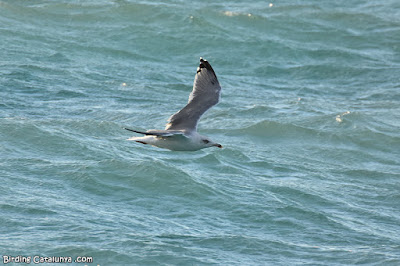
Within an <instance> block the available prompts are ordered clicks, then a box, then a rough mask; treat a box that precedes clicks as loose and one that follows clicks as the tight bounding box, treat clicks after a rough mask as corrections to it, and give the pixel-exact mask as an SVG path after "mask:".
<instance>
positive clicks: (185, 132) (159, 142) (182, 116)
mask: <svg viewBox="0 0 400 266" xmlns="http://www.w3.org/2000/svg"><path fill="white" fill-rule="evenodd" d="M220 93H221V86H220V85H219V82H218V79H217V76H216V75H215V72H214V70H213V69H212V67H211V65H210V64H209V63H208V62H207V60H203V58H200V65H199V67H198V68H197V73H196V76H195V79H194V84H193V90H192V92H191V93H190V96H189V101H188V103H187V104H186V106H185V107H183V108H182V109H181V110H179V111H178V112H176V113H175V114H173V115H172V116H171V117H170V118H169V120H168V123H167V125H166V127H165V130H147V131H146V132H141V131H137V130H133V129H128V128H125V129H127V130H129V131H133V132H136V133H139V134H143V135H145V136H144V137H132V138H129V139H128V140H133V141H136V142H139V143H142V144H149V145H153V146H156V147H159V148H164V149H169V150H174V151H196V150H200V149H204V148H208V147H213V146H214V147H218V148H222V146H221V145H220V144H218V143H216V142H213V141H212V140H210V139H209V138H207V137H206V136H202V135H200V134H199V133H197V122H198V121H199V119H200V117H201V116H202V115H203V114H204V113H205V112H206V111H207V110H208V109H209V108H211V107H212V106H214V105H216V104H217V103H218V101H219V97H220Z"/></svg>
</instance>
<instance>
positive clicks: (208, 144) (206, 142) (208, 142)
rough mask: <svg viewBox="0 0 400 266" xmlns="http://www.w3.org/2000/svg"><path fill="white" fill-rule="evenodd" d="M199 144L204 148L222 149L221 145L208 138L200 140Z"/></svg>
mask: <svg viewBox="0 0 400 266" xmlns="http://www.w3.org/2000/svg"><path fill="white" fill-rule="evenodd" d="M200 141H201V143H202V145H205V146H206V147H218V148H220V149H221V148H222V145H221V144H219V143H216V142H213V141H212V140H210V139H208V138H204V137H203V138H201V140H200Z"/></svg>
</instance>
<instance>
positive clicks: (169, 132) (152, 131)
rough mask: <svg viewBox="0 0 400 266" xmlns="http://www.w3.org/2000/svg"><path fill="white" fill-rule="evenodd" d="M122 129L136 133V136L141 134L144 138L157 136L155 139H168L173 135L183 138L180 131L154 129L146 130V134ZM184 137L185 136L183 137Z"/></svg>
mask: <svg viewBox="0 0 400 266" xmlns="http://www.w3.org/2000/svg"><path fill="white" fill-rule="evenodd" d="M124 129H126V130H129V131H132V132H135V133H138V134H143V135H146V136H157V137H170V136H174V135H183V136H185V134H184V132H182V131H180V130H155V129H150V130H147V131H146V132H143V131H138V130H134V129H130V128H126V127H124ZM185 137H186V136H185Z"/></svg>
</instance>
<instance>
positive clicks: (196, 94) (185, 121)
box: [165, 57, 221, 131]
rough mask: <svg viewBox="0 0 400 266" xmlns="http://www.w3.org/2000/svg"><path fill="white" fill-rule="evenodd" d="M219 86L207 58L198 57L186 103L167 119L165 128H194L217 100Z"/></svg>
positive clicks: (188, 129)
mask: <svg viewBox="0 0 400 266" xmlns="http://www.w3.org/2000/svg"><path fill="white" fill-rule="evenodd" d="M220 93H221V86H220V85H219V82H218V79H217V76H216V75H215V72H214V70H213V69H212V67H211V65H210V63H208V61H207V60H203V58H201V57H200V66H199V67H198V68H197V73H196V77H195V78H194V83H193V90H192V93H191V94H190V96H189V101H188V104H187V105H186V106H185V107H183V108H182V110H180V111H178V112H176V113H175V114H173V115H172V116H171V117H170V118H169V119H168V124H167V125H166V127H165V130H184V131H193V130H196V127H197V122H198V121H199V119H200V117H201V116H202V115H203V114H204V113H205V112H206V111H207V110H208V109H210V108H211V107H212V106H214V105H216V104H217V103H218V101H219V97H220Z"/></svg>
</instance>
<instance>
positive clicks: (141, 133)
mask: <svg viewBox="0 0 400 266" xmlns="http://www.w3.org/2000/svg"><path fill="white" fill-rule="evenodd" d="M123 129H126V130H128V131H132V132H135V133H139V134H144V132H140V131H136V130H134V129H130V128H126V127H124V128H123Z"/></svg>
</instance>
